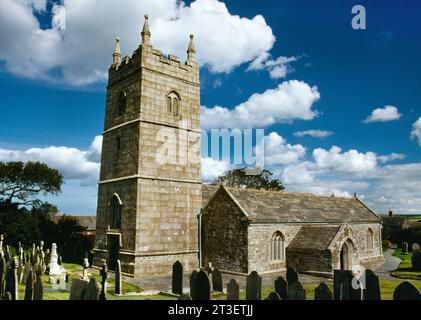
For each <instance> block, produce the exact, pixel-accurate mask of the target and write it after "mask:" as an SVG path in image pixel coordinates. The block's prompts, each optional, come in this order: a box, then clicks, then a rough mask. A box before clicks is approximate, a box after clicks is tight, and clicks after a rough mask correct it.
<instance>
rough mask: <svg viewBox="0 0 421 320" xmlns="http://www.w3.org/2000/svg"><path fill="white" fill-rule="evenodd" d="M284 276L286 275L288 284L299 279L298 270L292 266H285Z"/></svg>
mask: <svg viewBox="0 0 421 320" xmlns="http://www.w3.org/2000/svg"><path fill="white" fill-rule="evenodd" d="M286 277H287V282H288V285H291V284H293V283H294V282H295V281H298V280H299V276H298V272H297V271H296V270H295V268H292V267H288V268H287V274H286Z"/></svg>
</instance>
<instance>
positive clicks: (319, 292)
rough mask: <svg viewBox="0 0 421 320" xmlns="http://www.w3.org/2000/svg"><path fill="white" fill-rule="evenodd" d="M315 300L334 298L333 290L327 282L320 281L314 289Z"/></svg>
mask: <svg viewBox="0 0 421 320" xmlns="http://www.w3.org/2000/svg"><path fill="white" fill-rule="evenodd" d="M314 300H333V294H332V291H330V289H329V287H328V286H327V284H326V283H324V282H322V283H320V284H319V285H318V286H317V288H316V289H315V290H314Z"/></svg>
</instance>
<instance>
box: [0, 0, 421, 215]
mask: <svg viewBox="0 0 421 320" xmlns="http://www.w3.org/2000/svg"><path fill="white" fill-rule="evenodd" d="M54 4H55V2H53V1H49V2H46V1H45V0H26V1H17V0H4V1H2V3H1V4H0V42H1V43H2V45H1V48H0V88H1V89H0V92H1V97H2V99H1V100H0V110H1V117H0V161H8V160H43V161H45V162H47V163H48V164H50V165H51V166H53V167H57V168H59V169H60V170H62V171H64V173H65V174H64V175H65V177H66V184H65V185H64V188H63V193H62V195H61V196H59V197H55V198H51V199H49V201H51V202H53V203H55V204H57V205H58V206H59V208H60V210H61V211H62V212H66V213H72V214H94V213H95V210H96V184H95V180H96V176H97V172H98V168H99V164H98V159H99V153H100V140H99V139H97V140H96V143H93V140H94V138H95V137H96V136H99V135H100V134H101V131H102V127H103V118H104V109H105V87H106V71H107V68H108V66H109V64H110V63H111V55H112V50H113V42H114V38H115V37H116V36H120V37H121V39H122V50H123V55H125V54H127V55H130V54H131V52H132V51H133V50H134V49H135V47H136V45H138V43H139V33H140V29H141V26H142V23H143V15H144V14H145V13H146V12H148V13H149V14H150V16H151V31H152V44H153V45H154V46H156V47H158V48H160V49H162V50H163V51H164V52H165V53H171V52H175V53H176V54H178V55H180V56H181V57H182V58H183V59H184V58H185V53H184V52H185V49H186V48H187V39H188V34H189V33H190V32H193V33H195V35H196V38H197V43H196V47H197V51H198V56H199V61H201V62H202V65H203V67H202V69H201V83H202V88H201V104H202V106H203V107H205V108H206V109H207V110H208V113H207V115H206V117H204V118H202V120H203V122H204V123H207V122H209V121H211V122H212V123H217V122H218V121H219V118H218V114H217V113H215V110H216V109H215V106H221V107H223V108H225V109H226V113H225V116H226V117H227V118H225V120H226V121H224V123H225V125H226V126H228V127H229V126H230V125H233V126H234V125H235V126H241V125H244V126H248V127H250V126H252V127H253V128H263V129H265V133H266V135H267V136H268V138H267V139H268V141H267V142H268V143H267V146H269V147H270V148H271V149H270V150H266V154H267V157H268V159H267V161H266V163H268V167H269V168H270V169H272V170H273V171H274V172H275V173H276V175H277V176H278V177H279V178H280V179H281V180H282V181H283V182H284V184H285V185H286V187H287V190H290V191H303V192H313V193H318V194H326V195H330V194H332V193H335V194H337V195H344V196H349V195H352V194H353V193H354V192H357V193H358V194H359V195H360V197H362V198H363V199H364V200H365V201H366V202H367V203H368V204H369V205H370V206H372V207H373V208H374V209H376V210H378V211H380V212H382V211H386V210H388V209H389V208H391V209H393V210H395V211H398V212H403V213H421V186H420V185H421V183H420V182H421V181H420V179H421V171H420V169H421V146H420V144H421V121H420V122H419V124H417V120H418V119H419V118H420V117H421V81H420V74H421V62H420V59H419V57H421V38H420V37H419V34H418V31H419V30H420V29H421V4H420V3H417V2H415V1H414V2H408V3H405V5H404V4H402V2H401V1H392V0H385V1H382V2H381V5H380V3H379V1H358V2H356V1H328V0H318V1H310V0H307V1H304V0H303V1H298V0H288V1H286V0H282V1H280V0H277V1H268V0H267V1H247V2H245V1H223V2H222V1H217V0H197V1H187V2H185V3H184V4H182V5H181V6H180V3H179V2H176V1H175V0H160V1H156V3H154V4H151V2H149V1H132V0H126V4H125V6H124V8H123V9H121V11H122V12H121V13H119V14H121V15H126V16H125V19H124V22H123V23H114V24H113V21H112V20H110V19H109V15H110V14H111V13H112V12H114V9H115V6H118V5H117V4H113V2H112V1H95V0H86V1H85V2H81V1H78V0H67V1H63V2H62V4H63V5H64V7H65V8H66V29H65V30H57V28H54V26H52V22H51V16H52V15H51V12H52V8H53V6H54ZM356 4H360V5H364V7H365V8H366V12H367V29H366V30H354V29H353V28H352V27H351V20H352V18H353V15H352V14H351V9H352V7H353V6H354V5H356ZM16 15H19V17H20V18H19V19H16V18H14V19H12V18H10V17H16ZM117 15H118V14H117ZM236 16H238V17H236ZM256 16H257V17H258V18H256ZM201 17H204V18H203V19H201ZM158 18H160V19H158ZM240 18H241V19H240ZM174 21H175V22H174ZM199 21H200V25H199ZM214 23H216V24H217V25H218V28H216V29H215V27H213V26H214ZM169 28H171V30H172V32H177V33H176V34H175V37H174V39H175V40H172V41H168V39H166V37H165V35H166V32H167V31H168V30H169ZM224 28H225V29H224ZM248 28H249V29H248ZM230 37H231V38H230ZM227 39H228V40H231V41H227ZM169 50H172V51H171V52H168V51H169ZM259 57H260V58H261V63H260V64H258V63H257V62H258V60H259ZM279 57H285V59H284V60H282V59H280V60H277V59H278V58H279ZM288 58H293V59H290V60H288ZM282 61H284V62H282ZM285 61H290V62H285ZM253 63H255V66H256V67H255V68H252V67H250V66H251V65H252V64H253ZM275 68H279V69H275ZM250 69H252V70H250ZM282 70H283V72H282ZM271 71H272V72H273V74H272V75H271V73H270V72H271ZM276 71H280V72H281V73H279V72H278V73H276ZM293 81H296V82H293ZM268 90H273V92H272V93H274V94H273V95H271V94H270V92H268ZM292 90H293V91H294V92H295V93H291V92H292ZM300 90H301V91H300ZM285 92H289V93H290V94H291V95H294V94H297V95H299V96H301V92H303V95H308V100H306V101H305V102H302V104H301V105H300V106H297V107H296V106H294V105H293V103H289V102H285V101H280V100H281V99H282V97H284V96H283V95H282V94H283V93H285ZM297 92H298V93H297ZM255 94H258V95H259V96H258V97H257V101H258V103H262V104H263V105H262V108H263V109H262V110H265V111H264V112H265V113H264V115H265V116H272V115H273V116H274V117H275V120H274V121H272V122H264V123H262V122H247V123H241V121H240V120H239V119H237V118H236V115H235V112H234V111H233V110H235V107H236V106H239V105H242V104H243V105H246V107H247V106H251V102H252V100H253V99H252V98H251V97H252V96H253V95H255ZM277 94H281V95H277ZM293 97H294V98H295V96H293ZM290 98H291V96H290ZM269 99H273V101H272V100H271V101H269ZM265 103H267V104H268V105H267V106H265V105H264V104H265ZM291 104H292V105H291ZM289 107H292V108H293V109H294V110H296V112H295V113H294V115H293V116H288V115H287V113H286V111H285V108H289ZM300 108H301V109H300ZM375 109H379V110H378V111H377V113H376V112H375V117H373V118H372V121H368V123H364V122H363V120H364V119H367V118H368V117H369V116H370V115H371V114H372V112H373V111H374V110H375ZM250 110H251V109H250ZM299 110H301V111H302V112H301V111H299ZM250 112H252V110H251V111H250ZM271 113H273V114H271ZM311 114H312V115H311ZM210 117H214V118H213V120H212V119H209V118H210ZM366 122H367V121H366ZM309 130H313V131H311V132H307V134H305V133H306V132H304V133H303V134H301V135H300V134H297V132H303V131H309ZM314 130H319V131H317V132H319V133H320V131H329V132H330V134H331V135H329V136H327V137H325V138H320V137H318V136H315V134H314ZM411 133H412V137H411ZM334 146H336V148H333V149H332V147H334ZM53 147H54V148H53ZM33 148H37V149H33ZM28 150H32V151H30V152H29V151H28ZM285 155H288V157H286V156H285ZM286 158H287V159H286ZM228 167H229V166H228V165H221V166H218V168H220V169H221V170H223V169H226V168H228Z"/></svg>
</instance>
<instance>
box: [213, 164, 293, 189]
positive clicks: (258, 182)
mask: <svg viewBox="0 0 421 320" xmlns="http://www.w3.org/2000/svg"><path fill="white" fill-rule="evenodd" d="M272 176H273V172H271V171H269V170H267V169H263V170H262V171H261V173H260V174H257V175H247V172H246V168H243V169H234V170H230V171H228V172H227V173H226V174H224V175H223V176H220V177H218V178H217V179H216V180H215V181H214V182H213V183H212V184H213V185H219V184H224V185H226V186H228V187H241V188H247V189H265V190H274V191H282V190H284V189H285V187H284V186H283V185H282V182H281V181H280V180H278V179H273V178H272Z"/></svg>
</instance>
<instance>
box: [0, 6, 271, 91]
mask: <svg viewBox="0 0 421 320" xmlns="http://www.w3.org/2000/svg"><path fill="white" fill-rule="evenodd" d="M63 7H64V8H65V11H63V9H62V8H60V10H54V12H53V17H52V26H51V28H47V29H45V28H44V29H42V28H41V26H40V22H39V20H38V18H37V16H36V15H35V11H45V8H46V0H2V1H0V42H1V43H2V46H1V47H0V60H3V61H4V62H5V67H6V69H7V71H9V72H11V73H13V74H15V75H18V76H22V77H28V78H33V79H42V80H47V81H50V82H55V83H60V84H66V85H71V86H82V85H87V84H92V83H96V82H98V81H105V79H106V77H107V70H108V67H109V65H110V64H111V57H112V52H113V48H114V38H115V37H116V36H119V37H120V38H121V44H122V49H123V55H124V54H128V55H130V54H131V52H133V50H135V49H136V48H137V47H138V46H139V44H140V30H141V27H142V24H143V15H144V14H145V13H149V16H150V27H151V32H152V38H151V42H152V44H153V45H154V46H155V47H157V48H159V49H161V50H162V51H163V52H165V53H173V54H176V55H178V56H180V57H181V58H185V56H186V49H187V45H188V40H189V39H188V35H189V34H190V33H194V34H195V41H196V49H197V55H198V59H199V62H200V63H201V64H202V65H205V66H207V67H208V68H209V69H210V70H211V71H212V72H216V73H218V72H230V71H231V70H233V69H234V68H235V67H237V66H239V65H241V64H243V63H247V62H250V61H253V60H255V59H256V58H257V57H258V56H259V55H260V54H261V53H262V52H267V51H269V50H270V49H271V48H272V47H273V44H274V42H275V37H274V35H273V32H272V29H271V28H270V27H269V26H268V25H267V23H266V21H265V19H264V17H263V16H261V15H256V16H255V17H253V18H251V19H249V18H245V17H240V16H238V15H233V14H231V13H230V12H229V11H228V9H227V7H226V5H225V4H224V3H223V2H220V1H218V0H196V1H194V2H192V3H191V4H190V5H186V4H185V3H184V2H182V1H177V0H160V1H149V0H126V1H124V5H121V3H120V2H118V1H114V0H101V1H98V0H64V1H63ZM56 9H57V8H56ZM16 17H19V19H17V18H16ZM63 19H65V21H66V25H65V29H64V30H59V29H60V24H59V23H58V21H60V20H61V21H63Z"/></svg>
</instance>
